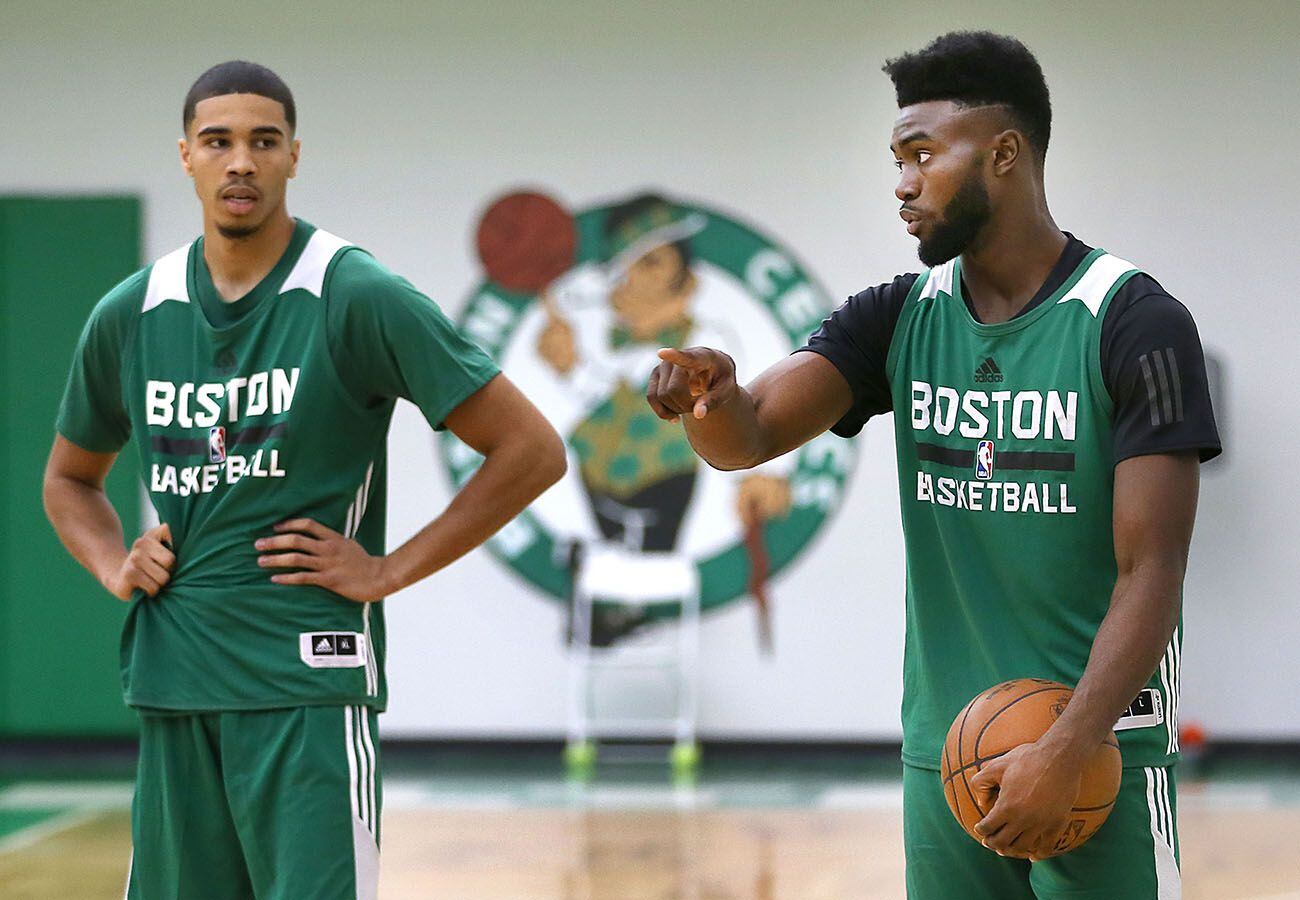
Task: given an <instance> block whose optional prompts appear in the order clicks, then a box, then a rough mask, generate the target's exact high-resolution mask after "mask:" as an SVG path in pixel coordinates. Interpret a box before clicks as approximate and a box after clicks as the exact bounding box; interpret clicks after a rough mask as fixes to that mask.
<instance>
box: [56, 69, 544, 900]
mask: <svg viewBox="0 0 1300 900" xmlns="http://www.w3.org/2000/svg"><path fill="white" fill-rule="evenodd" d="M295 120H296V114H295V107H294V101H293V95H292V94H291V93H290V92H289V88H288V87H287V86H286V85H285V83H284V82H283V81H282V80H280V78H279V77H278V76H276V74H275V73H274V72H271V71H270V70H269V69H266V68H264V67H263V66H259V65H256V64H254V63H248V62H239V61H236V62H229V63H223V64H221V65H218V66H214V67H213V68H211V69H209V70H208V71H207V72H205V73H203V74H202V75H201V76H200V77H199V79H198V80H197V81H196V82H195V83H194V85H193V86H192V87H191V88H190V91H189V94H188V96H187V97H186V98H185V103H184V107H183V112H182V125H183V128H184V136H183V137H182V138H181V140H180V161H181V165H182V167H183V168H184V170H185V172H186V173H187V174H188V175H189V176H190V177H191V179H192V180H193V182H194V188H195V192H196V193H197V194H198V197H199V201H200V204H201V206H202V212H203V233H202V235H201V236H200V237H198V238H197V239H195V240H192V241H190V242H189V243H187V244H185V245H184V246H182V247H180V248H179V249H178V250H176V251H174V252H172V253H169V254H167V255H166V256H163V257H162V258H160V259H158V260H157V261H155V262H154V263H153V264H152V265H150V266H147V267H146V268H144V269H142V270H141V271H140V272H138V273H136V274H135V275H132V276H131V277H129V278H128V279H126V280H125V281H124V282H122V283H121V284H119V285H118V286H117V287H115V288H113V290H112V291H110V292H109V293H108V295H107V296H105V297H104V299H103V300H101V301H100V303H99V304H98V305H97V306H96V307H95V309H94V311H93V312H92V313H91V315H90V320H89V322H88V323H87V324H86V328H85V330H84V332H83V333H82V337H81V342H80V344H79V345H78V347H77V351H76V354H75V357H74V359H73V364H72V372H71V375H70V377H69V381H68V388H67V392H66V393H65V395H64V399H63V406H62V408H61V410H60V411H59V417H58V423H57V428H58V435H57V436H56V437H55V441H54V449H53V452H52V453H51V455H50V460H49V464H48V466H47V469H46V474H45V505H46V510H47V512H48V514H49V517H50V520H51V522H53V524H54V527H55V529H56V530H57V531H58V533H59V536H60V538H62V540H63V542H64V544H65V545H66V546H67V548H68V550H69V551H70V552H71V553H72V555H73V556H75V557H76V558H77V560H78V561H79V562H81V563H82V565H84V566H85V567H86V568H87V569H88V570H90V571H91V573H93V574H94V575H96V576H97V577H98V578H99V580H100V582H101V583H103V585H104V586H105V588H107V589H108V590H109V591H110V592H111V593H113V594H114V595H116V596H117V597H118V598H119V599H121V600H126V601H130V603H131V607H130V611H129V612H128V613H127V618H126V626H125V630H124V632H123V635H122V676H123V683H124V688H125V694H126V702H127V703H128V704H129V705H130V706H132V707H134V708H135V709H136V710H137V711H138V712H139V713H140V762H139V770H138V773H137V777H136V792H135V802H134V804H133V807H132V817H131V836H132V844H133V858H132V866H131V874H130V876H129V883H128V888H127V897H128V898H130V900H163V898H181V897H202V898H204V900H226V898H229V900H247V898H249V897H257V898H259V900H298V898H304V897H311V898H315V900H345V898H346V900H363V898H364V900H374V898H375V897H376V896H378V871H379V870H378V854H379V847H378V845H379V837H380V827H379V825H380V809H381V806H382V785H381V783H380V777H379V756H378V752H377V751H378V744H379V741H378V733H377V721H376V716H377V714H378V713H379V712H380V711H382V710H383V709H384V706H385V704H386V703H387V699H388V690H387V685H386V682H385V678H384V618H383V603H382V600H383V598H384V597H385V596H386V595H388V594H391V593H394V592H396V591H399V590H401V589H402V588H404V587H407V586H408V585H411V584H414V583H415V582H417V581H419V580H420V579H422V578H424V577H426V576H428V575H430V574H431V573H433V572H435V571H437V570H439V569H441V568H443V567H444V566H446V565H448V564H450V563H451V562H453V561H454V560H455V559H457V558H458V557H460V556H461V555H463V554H464V553H466V552H468V551H469V550H470V549H472V548H473V547H475V546H477V545H478V544H480V543H482V542H483V541H484V540H486V539H487V538H488V537H489V536H490V535H491V534H492V533H493V532H495V531H496V530H497V529H498V528H500V527H501V526H502V525H504V524H505V523H506V522H508V521H509V520H510V519H512V518H513V517H514V516H515V515H516V514H518V513H519V512H520V511H521V510H522V509H523V508H524V507H525V506H527V505H528V504H529V503H530V502H531V501H532V500H533V499H534V498H535V497H536V496H537V495H538V494H540V493H541V492H542V491H543V490H544V489H545V488H546V487H547V486H549V485H550V484H552V483H553V482H555V481H556V480H558V479H559V478H560V476H561V475H562V474H563V473H564V467H565V463H564V446H563V444H562V443H561V441H560V438H559V435H557V434H556V433H555V431H554V430H553V429H552V428H551V426H550V425H549V424H547V422H546V420H545V419H544V418H543V417H542V415H541V413H539V412H538V411H537V409H535V408H534V407H533V405H532V404H531V403H529V402H528V400H527V399H525V397H524V396H523V394H522V393H520V391H519V390H518V389H517V388H516V387H514V385H512V384H511V383H510V382H509V381H508V380H507V379H506V378H505V377H504V376H502V375H501V374H500V373H499V372H498V371H497V368H496V366H495V365H493V363H492V361H491V360H490V359H489V358H488V357H487V356H486V355H485V354H484V353H483V352H482V351H481V350H480V349H479V348H478V347H476V346H474V345H473V344H472V343H470V342H469V341H467V340H466V339H465V338H464V337H462V336H461V335H460V334H459V333H458V332H457V331H456V330H455V328H454V327H453V326H452V325H451V323H450V322H449V321H448V320H447V318H446V317H445V316H444V315H443V314H442V313H441V312H440V311H439V309H438V308H437V306H435V305H434V304H433V303H432V302H431V301H430V300H429V299H428V298H427V297H425V296H424V295H422V294H421V293H420V292H419V291H417V290H416V289H415V288H414V287H412V286H411V284H410V283H409V282H407V281H405V280H404V279H402V278H400V277H398V276H397V275H394V274H393V273H392V272H390V271H389V270H388V269H386V268H385V267H384V266H382V265H381V264H380V263H379V262H377V261H376V260H375V258H374V257H372V256H371V255H370V254H368V253H366V252H365V251H364V250H361V249H359V248H358V247H356V246H354V245H353V244H352V243H351V242H349V241H346V240H344V239H342V238H340V237H337V236H335V235H333V234H330V233H329V232H327V231H324V230H323V229H319V228H316V227H314V226H312V225H310V224H309V223H307V222H305V221H303V220H301V219H295V218H293V217H291V216H290V215H289V212H288V210H287V207H286V204H285V193H286V188H287V185H288V181H289V179H290V178H292V177H293V176H294V174H295V172H296V169H297V165H298V158H299V151H300V146H299V142H298V140H297V139H296V138H295V136H294V127H295ZM399 397H404V398H406V399H408V400H410V401H412V402H413V403H414V404H415V405H416V406H418V407H419V408H420V410H421V412H423V413H424V416H425V418H426V419H428V421H429V423H430V424H431V425H433V426H434V427H435V428H443V427H446V428H449V429H450V430H451V431H452V432H454V433H455V434H456V435H457V436H458V437H459V438H461V439H462V440H463V441H465V443H466V444H468V445H469V446H471V447H473V448H474V449H475V450H477V451H478V452H479V453H481V454H483V456H484V461H483V464H482V466H481V467H480V468H479V469H478V471H477V472H476V473H475V474H474V476H473V477H472V478H470V479H469V481H468V482H466V483H465V484H464V485H463V486H462V487H461V489H460V491H459V493H458V494H457V495H456V496H455V497H454V498H453V499H452V501H451V503H450V504H449V505H448V506H447V508H446V509H445V510H443V511H442V512H441V513H440V514H439V515H437V516H436V517H435V518H433V520H432V521H431V522H430V523H429V524H428V525H426V526H425V527H424V528H423V529H422V530H421V531H419V532H418V533H417V534H415V535H414V536H413V537H412V538H411V539H410V540H408V541H407V542H406V543H404V544H402V546H400V547H398V548H396V549H395V550H393V551H392V552H390V553H385V546H384V545H385V540H384V529H385V521H384V520H385V493H386V489H385V483H386V480H387V476H386V446H387V437H388V425H389V422H390V420H391V418H392V414H393V407H394V404H395V402H396V400H397V398H399ZM131 437H134V438H135V443H136V448H137V450H138V452H139V454H140V463H141V469H142V471H143V472H144V475H145V484H146V486H147V487H148V489H149V497H150V500H151V501H152V503H153V507H154V509H155V510H156V511H157V513H158V518H159V521H160V524H159V525H158V526H157V527H155V528H152V529H150V530H149V531H147V532H146V533H145V534H144V535H143V536H142V537H140V538H139V539H138V540H136V541H135V542H134V544H133V545H132V546H131V547H130V548H129V549H128V548H126V547H125V546H124V543H123V534H122V523H121V521H120V520H119V518H118V516H117V513H116V511H115V510H114V509H113V507H112V505H111V504H110V503H109V501H108V498H107V497H106V495H105V494H104V478H105V476H106V475H107V474H108V472H109V470H110V469H111V468H112V467H113V464H114V461H115V460H116V459H117V455H118V453H119V451H120V450H121V449H122V447H123V446H124V445H125V444H126V442H127V441H128V439H130V438H131Z"/></svg>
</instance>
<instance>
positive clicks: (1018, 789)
mask: <svg viewBox="0 0 1300 900" xmlns="http://www.w3.org/2000/svg"><path fill="white" fill-rule="evenodd" d="M1082 778H1083V761H1082V760H1077V759H1072V758H1064V759H1063V758H1061V757H1059V756H1057V755H1055V754H1053V753H1052V752H1051V751H1050V749H1048V748H1045V747H1044V746H1043V744H1042V742H1035V743H1033V744H1021V745H1020V746H1019V747H1016V748H1015V749H1013V750H1010V751H1008V752H1007V755H1006V756H1002V757H999V758H998V759H995V760H993V761H992V762H990V763H988V764H987V765H985V766H984V767H983V768H982V769H980V771H979V772H978V773H977V774H976V775H975V776H974V777H973V778H971V779H970V786H971V789H972V790H974V791H975V794H976V796H982V797H987V798H989V799H988V800H987V801H986V804H987V805H988V806H991V807H992V808H991V809H989V813H988V815H986V816H985V817H984V818H983V819H981V820H980V821H979V822H977V823H976V824H975V829H974V830H975V834H976V835H978V836H979V837H980V839H981V840H982V841H983V843H984V846H985V847H987V848H989V849H990V850H992V851H993V852H995V853H997V854H1000V855H1001V856H1014V857H1017V858H1020V859H1042V858H1045V857H1048V856H1052V855H1054V854H1053V853H1052V850H1053V848H1054V847H1055V846H1056V843H1057V841H1058V840H1059V839H1060V838H1061V836H1062V835H1064V834H1065V833H1066V829H1067V828H1068V826H1069V824H1070V819H1071V817H1072V812H1071V807H1072V806H1073V804H1074V798H1075V797H1077V796H1078V795H1079V785H1080V782H1081V781H1082Z"/></svg>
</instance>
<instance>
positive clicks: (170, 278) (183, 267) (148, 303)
mask: <svg viewBox="0 0 1300 900" xmlns="http://www.w3.org/2000/svg"><path fill="white" fill-rule="evenodd" d="M192 246H194V242H193V241H191V242H190V243H188V244H186V245H185V246H184V247H178V248H177V249H175V250H173V251H172V252H171V253H168V254H167V255H166V256H164V257H162V258H161V259H159V260H157V261H156V262H155V263H154V264H153V268H152V269H150V270H149V286H148V288H146V289H145V292H144V305H143V306H142V307H141V308H140V312H141V313H147V312H148V311H149V310H151V309H153V308H154V307H155V306H159V305H160V304H163V303H166V302H167V301H168V300H176V301H179V302H181V303H189V302H190V289H189V284H188V281H187V275H188V274H189V273H188V269H189V262H190V247H192Z"/></svg>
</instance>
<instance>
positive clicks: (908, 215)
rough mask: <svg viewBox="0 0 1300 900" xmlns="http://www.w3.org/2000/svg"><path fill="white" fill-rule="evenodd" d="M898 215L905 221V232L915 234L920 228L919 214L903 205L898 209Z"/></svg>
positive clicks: (920, 219)
mask: <svg viewBox="0 0 1300 900" xmlns="http://www.w3.org/2000/svg"><path fill="white" fill-rule="evenodd" d="M898 217H899V218H900V219H902V220H903V221H904V222H906V223H907V233H908V234H911V235H915V234H916V233H917V232H918V231H920V230H921V222H922V221H923V220H922V218H921V215H920V214H919V213H917V212H915V211H914V210H910V209H908V208H907V207H903V208H902V209H900V210H899V211H898Z"/></svg>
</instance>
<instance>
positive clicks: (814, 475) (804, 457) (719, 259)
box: [437, 203, 857, 610]
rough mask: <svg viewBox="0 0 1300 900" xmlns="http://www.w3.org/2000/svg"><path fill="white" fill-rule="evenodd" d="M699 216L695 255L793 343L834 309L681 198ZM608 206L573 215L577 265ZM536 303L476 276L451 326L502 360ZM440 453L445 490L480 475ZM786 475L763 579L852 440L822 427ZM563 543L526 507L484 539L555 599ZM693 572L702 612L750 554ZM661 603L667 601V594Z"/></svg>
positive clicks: (447, 445)
mask: <svg viewBox="0 0 1300 900" xmlns="http://www.w3.org/2000/svg"><path fill="white" fill-rule="evenodd" d="M684 205H686V206H687V207H688V208H689V209H690V211H691V212H694V213H698V214H700V215H702V216H703V217H704V219H705V225H704V227H703V228H702V229H701V230H700V231H699V232H698V233H696V234H694V235H692V236H691V249H692V251H693V253H694V255H695V257H696V258H698V259H701V260H704V261H706V262H708V263H711V264H712V265H714V266H715V267H717V268H719V269H721V270H722V271H724V272H726V273H728V274H729V275H731V276H732V277H733V278H735V279H736V280H737V282H738V283H739V284H741V285H743V286H744V288H745V291H746V293H747V294H748V295H749V296H750V298H751V299H752V300H754V301H755V302H756V303H757V304H758V305H759V306H761V307H763V308H764V309H765V310H766V311H767V312H768V313H769V314H770V315H771V316H772V318H773V320H774V321H775V322H776V324H777V326H778V327H779V329H780V330H781V332H782V333H783V334H784V335H785V336H786V337H787V338H788V339H789V341H790V347H791V350H794V349H795V348H797V347H800V346H802V345H803V344H804V342H805V341H806V340H807V337H808V335H809V334H810V333H811V332H812V331H813V330H814V329H815V328H816V327H817V326H818V325H819V324H820V323H821V321H822V319H823V318H824V317H825V316H826V314H827V313H828V312H829V311H830V310H831V308H832V304H831V302H830V298H829V295H828V294H827V293H826V292H825V291H824V290H823V289H822V288H821V287H820V285H818V284H817V282H816V281H814V280H813V278H812V277H811V276H810V275H809V274H808V273H807V271H806V270H805V269H804V268H803V266H802V265H801V264H800V263H799V262H798V260H797V259H796V258H795V257H794V255H793V254H791V253H789V252H788V251H786V250H783V249H782V248H780V247H779V246H778V245H777V244H776V243H775V242H773V241H771V240H769V239H768V238H766V237H764V236H762V235H761V234H759V233H758V232H757V231H755V230H753V229H752V228H749V227H747V226H745V225H742V224H740V223H739V222H737V221H735V220H733V219H731V218H729V217H727V216H724V215H722V214H720V213H718V212H717V211H715V210H712V209H708V208H706V207H703V206H700V205H698V204H693V203H692V204H684ZM609 209H610V207H609V206H593V207H588V208H587V209H584V210H582V211H580V212H578V213H577V214H576V215H575V220H576V223H577V230H578V252H577V259H576V260H575V263H574V267H575V268H576V267H577V266H580V265H582V264H584V263H591V262H597V261H599V259H600V256H599V254H600V248H601V245H602V239H601V231H602V226H603V224H604V218H605V215H606V213H607V212H608V210H609ZM536 302H537V296H536V295H535V294H518V293H513V292H511V291H507V290H505V289H504V288H502V287H500V286H498V285H496V284H494V283H493V282H491V281H488V280H484V281H482V282H480V283H479V284H478V285H477V286H476V287H475V288H474V289H473V291H472V293H471V294H470V299H469V301H468V302H467V303H466V304H465V305H464V307H463V308H462V310H461V313H460V315H459V316H458V317H457V318H456V325H457V326H458V327H459V328H460V329H461V330H462V331H463V332H464V333H465V334H467V335H468V336H469V337H470V338H471V339H473V340H474V341H475V343H477V344H478V345H479V346H480V347H482V348H483V350H484V351H485V352H487V353H488V355H489V356H491V357H492V359H493V360H494V361H497V362H498V363H499V362H500V360H501V357H502V355H503V354H504V352H505V350H506V348H507V347H508V346H509V345H510V341H511V339H512V338H513V337H514V334H515V331H516V329H517V328H518V326H519V323H520V322H521V321H522V320H523V318H524V315H525V314H526V313H527V312H528V311H529V309H531V308H532V305H533V304H534V303H536ZM437 443H438V449H439V456H440V458H441V459H442V462H443V464H444V465H445V466H446V472H447V475H448V478H449V479H450V482H451V486H452V488H453V489H455V490H459V489H460V487H461V486H463V485H464V484H465V482H466V481H468V480H469V478H470V476H471V475H473V473H474V472H475V471H477V469H478V466H479V465H480V464H481V462H482V457H481V456H479V455H478V454H477V453H476V452H474V451H473V450H471V449H470V448H469V447H468V446H466V445H465V444H464V443H462V442H461V441H460V440H459V439H457V438H456V436H455V435H454V434H452V433H451V432H450V431H443V432H441V433H440V434H439V435H438V440H437ZM794 453H795V456H796V462H795V469H794V471H793V472H792V473H791V474H790V476H789V478H790V488H791V496H792V505H791V509H790V512H789V513H788V514H787V515H786V516H784V517H783V518H780V519H774V520H771V521H768V522H766V523H764V525H763V538H764V542H765V543H766V545H767V549H768V554H769V561H768V565H769V573H768V574H769V577H770V578H775V577H776V576H777V575H779V574H781V572H783V571H784V570H785V569H786V568H788V567H789V566H790V565H791V564H792V563H793V562H794V561H795V560H796V559H798V557H799V556H800V555H801V554H802V553H803V552H804V551H806V550H807V549H808V547H809V546H810V545H811V543H812V539H813V538H814V537H815V536H816V534H817V533H818V532H819V531H820V530H821V529H822V527H823V526H824V525H825V524H826V522H827V520H828V519H829V518H830V516H831V514H832V513H833V512H835V510H837V509H838V508H839V505H840V501H841V500H842V499H843V496H844V491H845V489H846V487H847V484H848V479H849V477H850V476H851V474H852V472H853V467H854V465H855V464H856V461H857V449H856V445H855V444H854V443H853V442H851V441H845V440H841V439H839V438H836V437H834V436H832V435H830V434H829V433H827V434H823V435H822V436H820V437H819V438H817V439H815V440H813V441H811V442H809V443H808V444H805V445H804V446H803V447H801V448H799V449H798V450H796V451H794ZM566 546H567V539H564V538H560V537H558V536H556V535H554V534H552V533H551V532H549V531H548V530H547V529H546V526H545V525H544V524H543V523H542V522H541V521H540V520H539V519H538V518H537V516H535V515H534V514H533V513H532V510H531V509H525V510H524V511H523V512H522V513H520V514H519V515H518V516H516V517H515V519H513V520H512V521H511V522H509V523H508V524H507V525H506V526H505V527H504V528H502V529H501V531H499V532H498V533H497V534H496V535H494V536H493V537H492V538H491V539H489V540H488V542H487V544H486V547H487V549H488V552H489V553H490V554H491V555H492V556H493V557H494V558H495V559H496V560H497V561H498V562H500V563H502V564H503V565H504V566H505V567H506V568H508V569H510V570H511V571H513V572H514V573H515V574H516V575H518V576H520V577H521V578H523V579H524V580H525V581H527V582H528V583H529V584H530V585H531V586H533V587H534V588H537V589H539V590H541V591H542V592H543V593H544V594H546V595H547V596H549V597H550V598H552V599H555V600H560V601H567V600H568V598H569V596H570V592H571V590H572V576H571V574H570V570H569V567H568V561H567V554H566V553H564V552H563V550H564V548H565V547H566ZM695 565H696V567H697V568H698V569H699V572H700V604H701V606H702V608H703V609H705V610H709V609H713V608H717V607H721V606H725V605H726V604H728V603H730V602H732V601H733V600H736V599H738V598H740V597H743V596H745V595H746V593H747V585H748V576H749V560H748V557H747V555H746V553H745V549H744V546H743V544H742V543H741V542H739V541H738V542H736V543H734V544H732V545H730V546H729V547H726V548H724V549H723V550H721V551H718V552H716V553H714V554H713V555H711V556H709V557H707V558H704V559H697V560H695ZM665 602H670V601H669V599H668V598H665Z"/></svg>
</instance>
